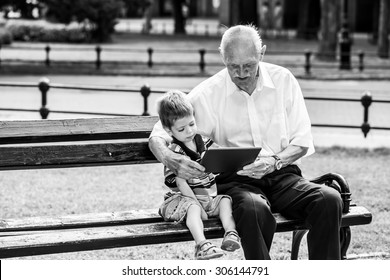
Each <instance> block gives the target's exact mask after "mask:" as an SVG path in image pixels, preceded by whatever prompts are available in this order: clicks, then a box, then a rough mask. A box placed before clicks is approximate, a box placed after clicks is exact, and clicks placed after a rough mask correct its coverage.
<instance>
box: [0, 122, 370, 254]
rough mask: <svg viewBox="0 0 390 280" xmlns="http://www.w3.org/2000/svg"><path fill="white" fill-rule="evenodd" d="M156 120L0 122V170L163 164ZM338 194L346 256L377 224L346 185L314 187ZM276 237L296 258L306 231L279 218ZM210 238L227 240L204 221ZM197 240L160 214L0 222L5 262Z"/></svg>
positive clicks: (338, 180)
mask: <svg viewBox="0 0 390 280" xmlns="http://www.w3.org/2000/svg"><path fill="white" fill-rule="evenodd" d="M156 121H157V118H156V117H119V118H98V119H69V120H34V121H0V129H1V133H0V170H22V169H45V168H68V167H84V166H105V165H121V164H143V163H155V162H157V161H156V159H155V157H154V156H153V154H152V153H151V152H150V150H149V148H148V142H147V141H148V140H147V137H148V136H149V134H150V131H151V129H152V126H153V124H154V123H155V122H156ZM313 181H315V182H317V183H320V184H326V185H328V186H330V187H333V188H336V189H337V190H339V191H340V193H341V196H342V198H343V201H344V209H343V212H344V214H343V219H342V229H341V234H340V236H341V243H342V248H341V253H342V256H343V258H345V257H346V252H347V249H348V246H349V243H350V240H351V232H350V226H356V225H364V224H369V223H370V222H371V219H372V216H371V213H370V212H369V211H368V210H367V209H365V208H364V207H362V206H357V205H353V204H352V203H350V196H351V193H350V190H349V186H348V183H347V182H346V181H345V180H344V179H343V177H342V176H340V175H337V174H326V175H323V176H321V177H320V178H317V179H315V180H313ZM274 215H275V217H276V220H277V232H288V231H292V232H293V242H292V252H291V258H292V259H297V257H298V250H299V244H300V242H301V239H302V237H303V236H304V234H305V233H306V232H307V228H306V227H305V225H304V223H303V221H300V220H290V219H286V218H285V217H283V216H282V215H280V214H278V213H275V214H274ZM205 234H206V236H207V237H208V238H220V237H222V235H223V230H222V226H221V223H220V222H219V220H217V219H212V220H208V221H205ZM188 240H192V237H191V234H190V233H189V231H188V229H187V228H186V226H185V225H183V224H174V223H168V222H164V221H163V220H162V219H161V218H160V217H159V216H158V214H157V209H145V210H129V211H124V212H112V213H91V214H79V215H67V216H63V217H47V216H43V217H28V218H15V219H1V217H0V258H10V257H18V256H30V255H41V254H52V253H62V252H75V251H86V250H97V249H107V248H115V247H125V246H138V245H146V244H159V243H170V242H179V241H188Z"/></svg>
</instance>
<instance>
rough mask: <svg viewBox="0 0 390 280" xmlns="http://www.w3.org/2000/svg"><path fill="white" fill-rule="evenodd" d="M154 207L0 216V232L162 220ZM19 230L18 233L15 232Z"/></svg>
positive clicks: (284, 224)
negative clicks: (35, 215) (99, 211)
mask: <svg viewBox="0 0 390 280" xmlns="http://www.w3.org/2000/svg"><path fill="white" fill-rule="evenodd" d="M274 216H275V219H276V221H277V225H278V228H277V231H280V232H281V231H291V230H293V229H294V228H296V229H302V226H303V225H302V221H299V220H293V219H287V218H285V217H284V216H282V215H280V214H279V213H274ZM371 219H372V215H371V213H370V212H369V211H368V210H367V209H366V208H365V207H362V206H355V205H353V206H351V207H350V211H349V213H348V214H344V215H343V220H342V226H343V227H345V226H352V225H357V224H367V223H370V222H371ZM161 221H162V218H161V217H160V216H159V215H158V214H157V209H143V210H129V211H119V212H107V213H86V214H73V215H67V216H61V217H52V216H42V217H27V218H21V219H2V220H0V236H2V235H7V234H9V233H8V232H13V233H12V234H14V235H17V234H23V233H31V232H32V231H43V230H53V229H66V228H83V227H84V228H85V227H94V226H110V225H124V224H140V223H153V222H161ZM18 232H19V233H18Z"/></svg>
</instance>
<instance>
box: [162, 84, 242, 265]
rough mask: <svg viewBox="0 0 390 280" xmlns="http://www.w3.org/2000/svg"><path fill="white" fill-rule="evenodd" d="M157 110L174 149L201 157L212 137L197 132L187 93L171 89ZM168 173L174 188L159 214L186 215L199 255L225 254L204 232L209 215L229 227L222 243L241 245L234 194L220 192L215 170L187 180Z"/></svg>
mask: <svg viewBox="0 0 390 280" xmlns="http://www.w3.org/2000/svg"><path fill="white" fill-rule="evenodd" d="M157 111H158V114H159V117H160V121H161V123H162V126H163V128H164V129H165V130H166V131H167V132H168V134H169V135H170V136H171V137H172V139H173V141H172V143H171V144H170V149H171V150H173V151H174V152H176V153H181V154H185V155H187V156H189V157H190V158H191V159H192V160H195V161H199V160H200V159H201V156H202V153H204V151H205V149H206V147H208V146H209V144H210V143H211V141H210V140H209V141H207V142H206V143H204V141H203V139H202V137H201V136H200V135H199V134H197V127H196V123H195V118H194V111H193V108H192V105H191V103H190V102H189V101H188V100H187V98H186V96H185V94H184V93H182V92H180V91H177V90H176V91H169V92H167V93H166V94H165V95H164V96H163V97H162V98H160V99H159V100H158V101H157ZM164 176H165V185H167V186H168V187H169V188H170V192H168V193H167V194H166V195H165V197H164V202H163V204H162V205H161V207H160V209H159V214H160V215H161V216H162V217H163V218H164V220H166V221H175V222H181V221H184V219H185V221H186V225H187V227H188V228H189V230H190V232H191V234H192V236H193V238H194V240H195V244H196V245H195V258H196V259H198V260H205V259H213V258H219V257H221V256H223V251H222V250H221V249H220V248H218V247H216V246H215V245H213V244H212V243H211V242H210V241H208V240H206V238H205V236H204V232H203V222H202V220H207V218H208V217H216V216H219V218H220V219H221V222H222V225H223V228H224V230H225V235H224V238H223V241H222V245H221V248H222V249H223V250H225V251H235V250H237V249H239V248H240V247H241V246H240V237H239V236H238V233H237V231H236V225H235V223H234V219H233V216H232V205H231V198H230V197H229V196H226V195H217V187H216V184H215V179H214V175H213V174H212V173H208V174H205V175H204V176H203V177H199V178H193V179H191V180H188V181H186V180H185V179H182V178H179V177H177V176H176V175H175V174H174V173H173V172H172V171H171V170H169V169H167V168H166V167H165V169H164Z"/></svg>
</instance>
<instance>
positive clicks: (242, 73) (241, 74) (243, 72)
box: [237, 66, 248, 78]
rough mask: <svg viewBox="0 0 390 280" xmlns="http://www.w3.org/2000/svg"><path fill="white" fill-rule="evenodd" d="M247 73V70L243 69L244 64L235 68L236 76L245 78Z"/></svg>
mask: <svg viewBox="0 0 390 280" xmlns="http://www.w3.org/2000/svg"><path fill="white" fill-rule="evenodd" d="M247 75H248V71H247V70H246V69H245V67H244V66H240V67H239V68H237V76H238V77H240V78H246V77H247Z"/></svg>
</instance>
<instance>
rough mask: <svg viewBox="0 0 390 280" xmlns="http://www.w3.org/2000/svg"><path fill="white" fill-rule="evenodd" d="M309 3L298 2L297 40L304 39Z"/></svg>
mask: <svg viewBox="0 0 390 280" xmlns="http://www.w3.org/2000/svg"><path fill="white" fill-rule="evenodd" d="M309 1H310V0H301V1H299V17H298V30H297V38H301V39H306V38H307V37H306V36H307V32H308V30H307V29H308V25H309V24H308V23H309Z"/></svg>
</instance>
